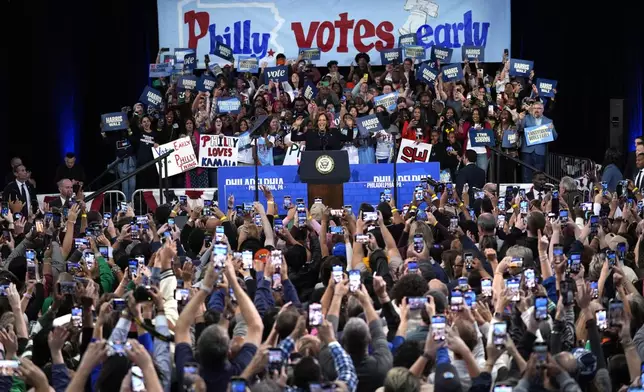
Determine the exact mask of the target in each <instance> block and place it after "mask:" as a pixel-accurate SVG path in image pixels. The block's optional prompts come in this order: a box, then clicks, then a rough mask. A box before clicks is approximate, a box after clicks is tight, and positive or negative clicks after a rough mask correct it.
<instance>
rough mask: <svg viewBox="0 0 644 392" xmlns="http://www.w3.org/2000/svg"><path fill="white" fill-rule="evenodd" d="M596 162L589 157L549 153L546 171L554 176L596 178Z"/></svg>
mask: <svg viewBox="0 0 644 392" xmlns="http://www.w3.org/2000/svg"><path fill="white" fill-rule="evenodd" d="M595 171H596V164H595V162H593V160H591V159H589V158H582V157H576V156H572V155H565V154H558V153H553V152H551V153H549V154H548V159H547V160H546V172H547V173H548V174H549V175H551V176H554V177H558V178H562V177H566V176H568V177H572V178H575V179H577V178H580V177H584V176H588V177H590V178H595V177H596V176H595Z"/></svg>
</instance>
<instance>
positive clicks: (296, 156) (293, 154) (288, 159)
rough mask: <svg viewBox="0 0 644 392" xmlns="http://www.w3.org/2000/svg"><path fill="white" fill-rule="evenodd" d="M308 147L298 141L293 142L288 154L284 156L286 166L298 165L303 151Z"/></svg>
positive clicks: (287, 151)
mask: <svg viewBox="0 0 644 392" xmlns="http://www.w3.org/2000/svg"><path fill="white" fill-rule="evenodd" d="M305 149H306V146H300V145H299V144H298V143H293V144H291V146H290V147H289V148H288V149H287V150H286V156H285V157H284V163H283V165H285V166H297V165H299V164H300V161H301V160H302V151H304V150H305Z"/></svg>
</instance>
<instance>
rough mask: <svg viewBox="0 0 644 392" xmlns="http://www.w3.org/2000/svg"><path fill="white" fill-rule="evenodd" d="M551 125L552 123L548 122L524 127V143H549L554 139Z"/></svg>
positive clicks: (529, 144) (531, 144) (528, 144)
mask: <svg viewBox="0 0 644 392" xmlns="http://www.w3.org/2000/svg"><path fill="white" fill-rule="evenodd" d="M552 127H553V125H552V123H550V124H543V125H536V126H534V127H528V128H525V129H524V130H523V131H524V133H525V142H526V145H527V146H528V147H530V146H534V145H536V144H544V143H549V142H551V141H553V140H555V138H554V135H553V134H552Z"/></svg>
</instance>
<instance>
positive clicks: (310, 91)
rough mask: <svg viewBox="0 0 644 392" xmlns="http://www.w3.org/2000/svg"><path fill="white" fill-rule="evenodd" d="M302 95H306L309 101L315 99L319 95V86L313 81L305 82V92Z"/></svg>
mask: <svg viewBox="0 0 644 392" xmlns="http://www.w3.org/2000/svg"><path fill="white" fill-rule="evenodd" d="M302 95H304V98H306V99H308V100H309V101H310V100H312V99H315V97H317V96H318V88H317V87H316V86H315V84H313V82H311V81H310V80H307V81H306V83H304V92H303V93H302Z"/></svg>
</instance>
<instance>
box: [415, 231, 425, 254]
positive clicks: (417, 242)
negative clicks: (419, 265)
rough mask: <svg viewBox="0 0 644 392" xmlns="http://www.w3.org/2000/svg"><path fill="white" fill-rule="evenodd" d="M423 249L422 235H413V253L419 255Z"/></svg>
mask: <svg viewBox="0 0 644 392" xmlns="http://www.w3.org/2000/svg"><path fill="white" fill-rule="evenodd" d="M424 248H425V242H424V240H423V235H422V234H414V252H416V253H420V252H422V251H423V249H424Z"/></svg>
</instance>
